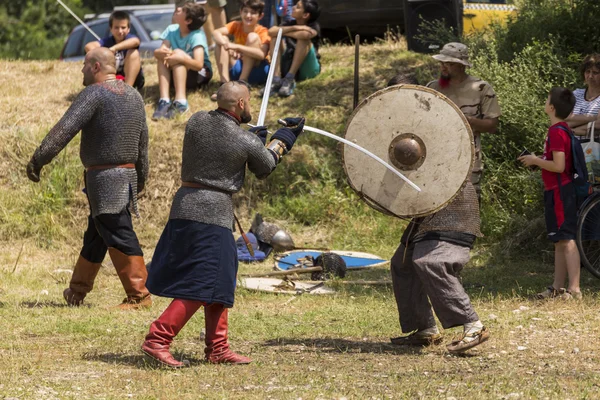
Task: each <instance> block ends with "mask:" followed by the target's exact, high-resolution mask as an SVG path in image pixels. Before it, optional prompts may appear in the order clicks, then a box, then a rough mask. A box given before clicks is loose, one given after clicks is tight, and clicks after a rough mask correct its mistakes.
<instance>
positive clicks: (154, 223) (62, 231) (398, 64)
mask: <svg viewBox="0 0 600 400" xmlns="http://www.w3.org/2000/svg"><path fill="white" fill-rule="evenodd" d="M321 53H322V62H323V72H322V74H321V75H320V76H319V77H317V78H316V79H314V80H311V81H308V82H303V83H301V84H299V85H298V88H297V89H296V94H295V95H294V96H292V97H290V98H287V99H280V98H274V99H272V100H271V102H270V105H269V109H268V114H267V122H269V124H270V127H271V129H276V123H275V121H276V120H277V118H281V117H285V116H292V115H304V116H305V117H306V119H307V124H309V125H311V126H315V127H319V128H321V129H325V130H327V131H330V132H334V133H336V134H339V135H342V134H343V131H344V126H345V123H346V120H347V117H348V116H349V114H350V112H351V105H352V91H353V88H352V79H353V77H352V74H353V47H351V46H323V48H322V51H321ZM427 60H428V58H426V57H424V56H421V55H415V54H412V53H409V52H406V51H403V50H402V46H401V45H400V44H399V43H396V42H391V41H390V42H381V43H377V44H373V45H368V46H364V47H363V48H362V54H361V91H360V93H361V98H362V97H365V96H367V95H368V94H370V93H372V92H373V91H374V90H376V89H378V88H381V87H383V86H384V85H385V82H387V80H388V79H389V78H390V77H391V76H393V75H394V74H395V73H397V72H400V71H405V70H409V69H413V68H415V67H416V66H419V65H421V64H423V63H424V62H427ZM80 69H81V65H80V64H79V63H63V62H59V61H48V62H21V61H8V62H3V64H2V68H1V69H0V84H1V86H2V87H3V88H4V92H5V94H6V97H5V102H4V107H3V108H4V110H6V111H5V112H4V116H3V118H2V119H1V121H0V124H1V126H2V128H1V129H0V141H1V142H2V143H3V146H2V147H1V150H0V152H1V158H0V162H1V165H0V187H1V188H2V190H1V192H0V240H2V241H3V242H9V241H10V242H11V243H13V245H14V243H15V241H21V240H27V241H34V242H35V243H36V245H37V246H41V247H46V248H52V249H60V248H61V247H63V246H65V245H67V246H70V247H71V248H78V247H79V244H80V240H81V239H80V238H81V234H82V231H83V229H84V225H85V223H86V215H87V204H86V200H85V197H84V195H83V193H82V192H81V189H82V168H81V164H80V161H79V159H78V143H79V138H78V137H77V138H76V139H75V140H74V141H73V142H72V143H70V144H69V145H68V146H67V148H66V149H65V150H64V151H63V152H62V153H61V154H60V155H59V156H58V157H57V159H55V160H54V161H53V162H52V163H51V164H50V165H48V166H46V167H45V168H44V169H43V172H42V181H41V183H40V184H34V183H32V182H30V181H28V180H27V177H26V175H25V165H26V163H27V161H28V160H29V158H30V156H31V154H32V153H33V151H34V149H35V148H36V146H37V145H38V144H39V142H40V141H41V139H42V138H43V137H44V135H45V134H46V133H47V132H48V130H49V129H50V128H51V127H52V126H53V124H55V123H56V121H58V120H59V118H60V117H61V116H62V114H63V113H64V111H65V110H66V109H67V107H68V106H69V105H70V103H71V101H72V99H73V98H74V96H76V94H77V93H78V92H79V91H80V90H81V89H82V84H81V79H82V77H81V73H80ZM144 70H145V73H146V79H147V81H146V82H147V83H146V88H144V89H143V92H142V95H143V97H144V99H145V102H146V112H147V115H148V116H150V115H151V114H152V112H153V108H154V103H155V101H156V98H157V96H158V84H157V77H156V67H155V63H154V62H153V61H145V62H144ZM213 88H214V87H213ZM211 89H212V88H211ZM208 95H209V93H207V92H196V93H193V94H191V96H190V98H189V101H190V106H191V109H192V111H199V110H209V109H213V108H214V107H215V104H214V103H212V102H211V101H210V100H209V99H208ZM252 96H253V101H254V103H253V111H254V117H255V118H256V117H257V116H258V110H259V108H260V102H261V99H260V97H259V96H258V90H254V92H253V95H252ZM187 117H189V114H188V116H187ZM185 122H186V118H185V117H184V118H181V119H178V120H175V121H161V122H154V121H151V120H150V119H149V118H148V124H149V130H150V163H151V167H150V177H149V181H148V185H147V191H146V195H145V197H144V198H142V200H141V201H140V212H141V219H140V220H136V221H135V223H136V229H137V232H138V233H139V236H140V239H141V243H142V246H143V247H144V249H145V250H146V251H148V250H149V251H152V249H153V247H154V245H155V243H156V241H157V239H158V237H159V235H160V232H161V230H162V228H163V226H164V224H165V222H166V220H167V217H168V212H169V207H170V202H171V199H172V197H173V194H174V193H175V191H176V190H177V188H178V184H179V171H180V161H181V154H180V153H181V144H182V136H183V132H184V127H185ZM235 202H236V207H237V213H238V216H239V217H240V218H241V220H242V221H243V223H244V225H245V226H248V225H249V222H250V220H251V219H252V217H253V216H254V213H255V212H262V213H263V214H264V215H265V217H266V219H267V220H270V221H276V222H278V223H280V224H281V225H282V226H285V227H286V228H287V229H288V230H289V231H290V232H291V233H292V236H293V237H294V239H295V240H296V244H297V245H298V246H319V247H330V248H343V249H353V250H363V251H371V252H375V253H380V254H382V255H384V256H390V255H391V253H392V251H393V249H394V248H395V246H396V245H397V241H398V239H399V234H400V230H401V227H402V226H403V225H404V223H403V222H402V221H398V220H395V219H393V218H389V217H385V216H382V215H380V214H378V213H377V212H374V211H372V210H371V209H369V208H368V207H367V206H365V205H364V204H363V203H362V202H360V201H359V199H358V198H357V196H356V195H355V194H354V192H353V191H352V190H351V189H350V188H349V187H348V185H347V183H346V181H345V175H344V173H343V170H342V161H341V156H340V152H339V146H338V145H337V143H336V142H335V141H333V140H331V139H327V138H323V137H318V135H315V134H312V133H309V134H305V135H304V136H303V137H301V140H300V144H299V145H298V146H297V147H294V151H293V152H292V154H291V155H290V156H288V157H286V159H285V160H284V163H283V165H281V166H280V167H279V168H278V170H277V171H276V172H275V173H274V174H273V175H272V176H271V177H269V179H267V180H266V181H258V180H256V179H248V180H247V182H246V185H245V186H244V189H243V190H242V191H241V192H240V193H239V194H238V195H236V196H235Z"/></svg>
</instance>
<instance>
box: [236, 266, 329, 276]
mask: <svg viewBox="0 0 600 400" xmlns="http://www.w3.org/2000/svg"><path fill="white" fill-rule="evenodd" d="M318 271H323V268H321V267H308V268H290V269H288V270H286V271H271V272H265V273H261V274H246V275H240V277H242V278H262V277H266V276H284V275H293V274H307V273H309V272H318Z"/></svg>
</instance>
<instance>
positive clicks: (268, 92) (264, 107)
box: [256, 28, 283, 126]
mask: <svg viewBox="0 0 600 400" xmlns="http://www.w3.org/2000/svg"><path fill="white" fill-rule="evenodd" d="M282 34H283V30H282V29H281V28H279V32H277V40H276V41H275V49H273V58H272V59H271V67H270V68H269V75H267V83H266V86H265V92H264V93H263V99H262V103H261V105H260V112H259V113H258V121H257V122H256V125H257V126H263V125H264V124H265V117H266V116H267V105H268V104H269V96H271V83H272V82H273V75H275V68H277V56H278V55H279V46H280V45H281V35H282Z"/></svg>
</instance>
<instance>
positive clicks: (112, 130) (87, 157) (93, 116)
mask: <svg viewBox="0 0 600 400" xmlns="http://www.w3.org/2000/svg"><path fill="white" fill-rule="evenodd" d="M79 131H81V144H80V146H79V155H80V158H81V162H82V163H83V165H84V167H86V168H91V170H90V171H88V172H87V174H86V182H85V186H86V191H87V195H88V200H89V203H90V209H91V216H92V217H96V216H98V215H100V214H119V213H120V212H121V211H123V210H124V209H125V207H127V206H128V204H130V203H131V205H132V206H133V211H134V213H136V214H137V188H138V186H143V185H144V184H145V181H146V178H147V176H148V126H147V125H146V111H145V109H144V100H143V99H142V96H140V94H139V93H138V91H137V90H135V89H134V88H132V87H131V86H129V85H128V84H126V83H125V82H123V81H120V80H109V81H105V82H102V83H95V84H93V85H90V86H87V87H86V88H85V89H83V90H82V91H81V93H79V95H78V96H77V97H76V98H75V100H73V103H72V104H71V106H70V107H69V109H68V110H67V112H66V113H65V115H64V116H63V117H62V118H61V119H60V121H59V122H58V123H57V124H56V125H55V126H54V127H53V128H52V129H51V130H50V132H48V135H46V137H45V138H44V140H43V141H42V143H41V144H40V147H38V148H37V149H36V151H35V153H34V155H33V158H32V162H33V163H34V164H36V165H37V166H39V167H42V166H44V165H46V164H48V163H50V161H52V159H53V158H54V157H56V156H57V155H58V153H60V151H61V150H62V149H63V148H64V147H65V146H66V145H67V144H68V143H69V142H70V141H71V140H72V139H73V138H74V137H75V136H76V135H77V133H79ZM127 164H129V165H132V166H134V167H135V168H105V167H109V166H123V165H127ZM94 167H100V168H94Z"/></svg>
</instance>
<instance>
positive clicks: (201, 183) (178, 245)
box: [142, 81, 304, 368]
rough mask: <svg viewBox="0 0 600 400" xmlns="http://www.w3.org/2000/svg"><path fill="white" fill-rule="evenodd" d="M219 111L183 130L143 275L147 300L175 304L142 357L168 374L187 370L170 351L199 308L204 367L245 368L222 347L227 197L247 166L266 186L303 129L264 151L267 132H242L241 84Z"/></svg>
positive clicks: (281, 133)
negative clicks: (165, 218)
mask: <svg viewBox="0 0 600 400" xmlns="http://www.w3.org/2000/svg"><path fill="white" fill-rule="evenodd" d="M217 103H218V108H217V109H216V110H214V111H210V112H204V111H201V112H197V113H196V114H194V115H193V116H192V117H191V118H190V120H189V121H188V123H187V126H186V129H185V136H184V140H183V155H182V163H181V180H182V184H181V187H180V188H179V190H178V191H177V193H176V194H175V198H174V200H173V205H172V206H171V213H170V215H169V222H168V223H167V225H166V227H165V229H164V231H163V233H162V235H161V237H160V239H159V241H158V244H157V246H156V250H155V253H154V257H153V259H152V263H151V266H150V267H149V275H148V283H147V285H148V289H149V290H150V292H151V293H153V294H155V295H157V296H163V297H171V298H173V299H174V300H173V301H172V302H171V304H170V305H169V306H168V307H167V309H166V310H165V311H164V312H163V313H162V315H161V316H160V317H159V318H158V319H157V320H156V321H154V322H153V323H152V324H151V325H150V332H149V333H148V335H147V336H146V340H145V341H144V344H143V345H142V351H143V352H144V353H145V354H147V355H148V356H150V357H152V358H153V359H155V360H157V361H159V362H160V363H162V364H163V365H166V366H169V367H172V368H179V367H182V366H184V365H185V364H184V363H183V362H180V361H178V360H176V359H175V358H174V357H173V356H172V355H171V353H170V352H169V347H170V345H171V343H172V341H173V339H174V338H175V336H177V334H178V333H179V331H180V330H181V329H182V328H183V326H184V325H185V324H186V323H187V322H188V320H189V319H190V318H191V317H192V316H193V315H194V313H195V312H196V311H197V310H198V309H199V308H200V307H204V313H205V321H206V337H205V340H206V349H205V354H206V360H207V361H208V362H210V363H232V364H247V363H249V362H250V359H249V358H247V357H244V356H241V355H238V354H236V353H234V352H233V351H231V350H230V349H229V343H228V340H227V332H228V329H227V326H228V323H227V321H228V309H229V308H231V307H233V302H234V291H235V282H236V275H237V270H238V260H237V251H236V246H235V241H234V238H233V235H232V231H231V230H232V227H233V220H234V215H233V202H232V195H233V194H234V193H236V192H238V191H239V190H240V189H241V188H242V185H243V183H244V176H245V172H246V166H248V169H249V170H250V172H252V173H253V174H254V175H256V176H257V177H258V178H266V177H267V176H268V175H269V174H270V173H271V172H272V171H273V170H274V169H275V167H276V166H277V164H278V162H279V161H281V158H282V156H283V155H284V154H287V152H289V151H290V150H291V148H292V146H293V145H294V143H295V141H296V139H297V137H298V135H299V134H300V133H301V132H302V128H303V126H304V119H303V118H287V119H286V122H287V123H288V126H291V128H290V127H285V128H281V129H279V130H278V131H277V132H276V133H275V134H273V136H272V137H271V141H270V143H269V145H268V146H266V147H265V144H266V140H267V129H266V128H265V127H260V126H259V127H255V128H252V129H250V131H246V130H244V129H243V128H241V127H240V124H241V123H248V122H250V120H251V119H252V117H251V114H250V92H249V90H248V86H247V84H245V82H243V81H231V82H227V83H225V84H223V85H222V86H221V87H220V88H219V91H218V92H217Z"/></svg>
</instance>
